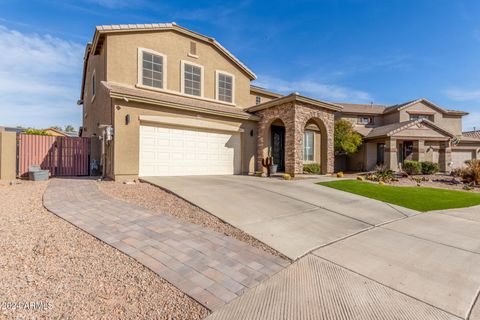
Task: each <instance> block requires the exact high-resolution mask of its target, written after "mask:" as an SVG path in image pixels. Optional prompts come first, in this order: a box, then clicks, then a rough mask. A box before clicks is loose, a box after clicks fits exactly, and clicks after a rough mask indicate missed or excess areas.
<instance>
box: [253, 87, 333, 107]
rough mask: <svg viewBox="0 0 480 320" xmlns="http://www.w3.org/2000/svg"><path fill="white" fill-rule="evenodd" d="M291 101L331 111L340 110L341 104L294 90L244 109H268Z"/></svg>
mask: <svg viewBox="0 0 480 320" xmlns="http://www.w3.org/2000/svg"><path fill="white" fill-rule="evenodd" d="M293 101H298V102H302V103H305V104H310V105H313V106H316V107H321V108H325V109H329V110H333V111H341V110H342V106H340V105H338V104H334V103H331V102H326V101H321V100H316V99H312V98H308V97H305V96H302V95H300V94H298V93H296V92H294V93H291V94H289V95H288V96H283V97H280V98H276V99H272V100H270V101H267V102H264V103H260V104H259V105H256V106H253V107H250V108H247V109H245V111H248V112H256V111H260V110H263V109H268V108H271V107H274V106H277V105H279V104H282V103H288V102H293Z"/></svg>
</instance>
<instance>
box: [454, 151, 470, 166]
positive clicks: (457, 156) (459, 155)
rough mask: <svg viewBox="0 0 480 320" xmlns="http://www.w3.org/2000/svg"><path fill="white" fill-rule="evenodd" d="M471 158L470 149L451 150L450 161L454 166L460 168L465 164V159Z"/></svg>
mask: <svg viewBox="0 0 480 320" xmlns="http://www.w3.org/2000/svg"><path fill="white" fill-rule="evenodd" d="M472 159H473V152H472V151H471V150H456V151H452V162H453V167H454V168H461V167H464V166H465V161H468V160H472Z"/></svg>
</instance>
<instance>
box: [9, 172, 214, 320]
mask: <svg viewBox="0 0 480 320" xmlns="http://www.w3.org/2000/svg"><path fill="white" fill-rule="evenodd" d="M47 184H48V182H30V181H22V182H21V183H20V184H17V185H12V186H10V185H0V203H1V204H2V205H1V207H0V235H1V237H0V247H1V248H2V249H3V250H2V251H1V252H0V319H3V318H8V319H11V318H15V319H19V318H22V319H23V318H25V319H26V318H28V319H32V318H38V319H40V318H49V319H50V318H55V319H203V318H205V317H206V316H207V315H208V314H209V311H208V310H207V309H205V308H204V307H203V306H201V305H200V304H199V303H197V302H196V301H194V300H192V299H191V298H190V297H188V296H186V295H185V294H183V293H182V292H181V291H179V290H178V289H176V288H175V287H173V286H172V285H171V284H169V283H168V282H166V281H165V280H163V279H161V278H160V277H158V276H157V275H156V274H155V273H153V272H152V271H150V270H149V269H147V268H145V267H144V266H142V265H141V264H139V263H138V262H136V261H135V260H133V259H132V258H129V257H128V256H126V255H124V254H123V253H121V252H119V251H118V250H116V249H114V248H112V247H110V246H108V245H106V244H104V243H103V242H101V241H99V240H97V239H96V238H94V237H92V236H91V235H89V234H87V233H85V232H83V231H81V230H79V229H78V228H76V227H74V226H72V225H71V224H69V223H67V222H66V221H64V220H62V219H60V218H59V217H57V216H55V215H54V214H52V213H50V212H48V211H47V210H45V209H44V208H43V205H42V195H43V192H44V190H45V188H46V186H47ZM109 185H110V184H105V187H108V186H109ZM111 187H112V188H113V187H114V184H111ZM128 187H130V186H128ZM108 188H110V187H108ZM115 188H116V187H115ZM118 189H122V188H118ZM142 190H143V189H142Z"/></svg>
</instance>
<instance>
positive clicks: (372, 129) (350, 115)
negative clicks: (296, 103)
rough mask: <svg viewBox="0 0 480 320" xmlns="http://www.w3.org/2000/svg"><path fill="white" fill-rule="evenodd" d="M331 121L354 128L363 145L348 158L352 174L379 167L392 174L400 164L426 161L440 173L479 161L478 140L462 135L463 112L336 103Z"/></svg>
mask: <svg viewBox="0 0 480 320" xmlns="http://www.w3.org/2000/svg"><path fill="white" fill-rule="evenodd" d="M338 104H339V105H341V106H342V107H343V109H342V112H340V113H337V114H336V118H337V119H339V118H341V119H346V120H349V121H351V122H352V123H353V124H354V128H355V130H356V131H357V132H358V133H360V134H361V135H362V137H363V140H364V143H363V145H362V146H361V148H360V150H359V152H358V153H356V154H355V155H353V156H350V157H348V160H347V168H348V169H349V170H352V171H363V170H367V171H368V170H372V169H374V168H375V166H376V165H377V164H385V165H387V166H388V167H390V168H391V169H394V170H398V169H399V168H400V167H401V164H402V163H403V161H405V160H417V161H432V162H436V163H439V164H440V169H441V170H442V171H449V170H451V169H452V168H455V167H461V166H463V165H464V163H465V161H466V160H471V159H477V158H480V154H479V151H480V139H478V138H475V137H472V136H471V135H467V134H465V135H463V134H462V117H463V116H465V115H467V114H468V113H466V112H463V111H456V110H447V109H444V108H442V107H440V106H438V105H436V104H434V103H432V102H431V101H428V100H427V99H418V100H414V101H409V102H406V103H402V104H397V105H393V106H385V105H373V104H350V103H338Z"/></svg>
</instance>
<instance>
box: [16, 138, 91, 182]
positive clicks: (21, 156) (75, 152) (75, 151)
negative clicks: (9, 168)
mask: <svg viewBox="0 0 480 320" xmlns="http://www.w3.org/2000/svg"><path fill="white" fill-rule="evenodd" d="M89 151H90V139H89V138H76V137H56V136H39V135H28V134H20V135H19V145H18V171H19V172H18V175H19V176H20V177H24V176H26V175H27V174H28V168H29V167H30V166H31V165H40V167H41V168H42V169H44V170H49V171H50V174H51V175H52V176H87V175H89Z"/></svg>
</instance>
